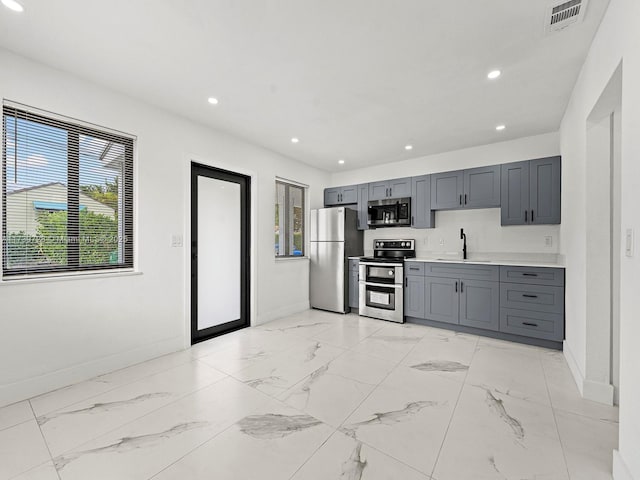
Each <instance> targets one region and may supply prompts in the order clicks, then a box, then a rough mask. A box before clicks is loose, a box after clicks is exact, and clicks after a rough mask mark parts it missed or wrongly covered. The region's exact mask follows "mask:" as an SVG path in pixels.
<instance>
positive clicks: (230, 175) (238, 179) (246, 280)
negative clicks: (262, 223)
mask: <svg viewBox="0 0 640 480" xmlns="http://www.w3.org/2000/svg"><path fill="white" fill-rule="evenodd" d="M200 176H203V177H209V178H214V179H216V180H222V181H225V182H232V183H236V184H238V185H239V186H240V242H241V244H240V318H239V319H237V320H232V321H230V322H227V323H223V324H221V325H215V326H213V327H209V328H206V329H204V330H199V329H198V177H200ZM220 208H224V206H222V205H221V206H220ZM250 287H251V177H249V176H246V175H242V174H239V173H235V172H230V171H228V170H222V169H219V168H215V167H209V166H207V165H202V164H199V163H196V162H191V344H192V345H194V344H196V343H198V342H202V341H205V340H208V339H210V338H213V337H216V336H218V335H223V334H225V333H229V332H232V331H234V330H238V329H241V328H245V327H248V326H249V324H250V298H251V295H250Z"/></svg>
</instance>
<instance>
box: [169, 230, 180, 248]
mask: <svg viewBox="0 0 640 480" xmlns="http://www.w3.org/2000/svg"><path fill="white" fill-rule="evenodd" d="M182 243H183V240H182V235H180V234H177V233H174V234H173V235H171V246H172V247H182Z"/></svg>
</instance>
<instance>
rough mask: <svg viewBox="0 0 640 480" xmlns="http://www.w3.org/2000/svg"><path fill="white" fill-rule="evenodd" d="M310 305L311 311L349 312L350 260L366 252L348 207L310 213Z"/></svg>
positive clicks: (355, 216) (361, 233)
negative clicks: (312, 309) (349, 258)
mask: <svg viewBox="0 0 640 480" xmlns="http://www.w3.org/2000/svg"><path fill="white" fill-rule="evenodd" d="M310 233H311V244H310V247H311V248H310V250H311V253H310V258H311V264H310V266H309V301H310V303H311V307H313V308H319V309H321V310H329V311H331V312H338V313H347V312H349V310H350V309H349V297H348V295H349V291H348V286H349V283H348V274H349V269H348V257H355V256H360V255H362V254H363V253H364V251H363V237H362V235H363V232H362V231H360V230H358V228H357V214H356V212H355V210H351V209H348V208H345V207H333V208H321V209H318V210H311V228H310Z"/></svg>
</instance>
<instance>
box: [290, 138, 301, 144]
mask: <svg viewBox="0 0 640 480" xmlns="http://www.w3.org/2000/svg"><path fill="white" fill-rule="evenodd" d="M299 141H300V140H298V139H297V138H296V137H293V138H292V139H291V143H298V142H299Z"/></svg>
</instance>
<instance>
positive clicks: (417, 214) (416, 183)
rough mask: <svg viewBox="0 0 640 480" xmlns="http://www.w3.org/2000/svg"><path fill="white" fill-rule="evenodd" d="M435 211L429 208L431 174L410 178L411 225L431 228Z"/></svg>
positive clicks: (433, 224) (434, 223) (433, 223)
mask: <svg viewBox="0 0 640 480" xmlns="http://www.w3.org/2000/svg"><path fill="white" fill-rule="evenodd" d="M435 218H436V215H435V212H434V211H433V210H431V175H422V176H420V177H413V178H412V179H411V226H412V227H414V228H433V227H435V225H436V222H435Z"/></svg>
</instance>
